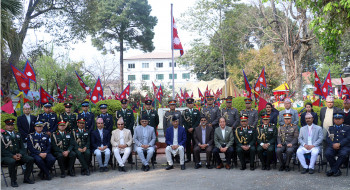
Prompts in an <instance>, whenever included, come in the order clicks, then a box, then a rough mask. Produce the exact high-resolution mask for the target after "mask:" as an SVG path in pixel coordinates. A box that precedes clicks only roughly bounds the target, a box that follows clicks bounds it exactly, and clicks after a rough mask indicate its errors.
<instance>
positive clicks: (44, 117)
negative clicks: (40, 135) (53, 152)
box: [36, 102, 58, 136]
mask: <svg viewBox="0 0 350 190" xmlns="http://www.w3.org/2000/svg"><path fill="white" fill-rule="evenodd" d="M51 107H52V104H51V103H49V102H48V103H46V104H44V113H42V114H39V115H38V117H37V119H36V121H41V122H43V123H44V130H43V132H45V133H46V134H47V135H49V136H51V134H52V133H55V132H56V131H57V123H58V121H57V115H56V114H55V113H51V112H52V110H51Z"/></svg>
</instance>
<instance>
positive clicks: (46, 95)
mask: <svg viewBox="0 0 350 190" xmlns="http://www.w3.org/2000/svg"><path fill="white" fill-rule="evenodd" d="M49 99H51V100H52V99H53V98H52V96H50V94H49V93H47V92H46V91H45V90H44V89H43V87H41V86H40V102H41V103H48V102H49Z"/></svg>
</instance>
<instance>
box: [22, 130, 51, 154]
mask: <svg viewBox="0 0 350 190" xmlns="http://www.w3.org/2000/svg"><path fill="white" fill-rule="evenodd" d="M27 144H28V150H29V152H30V154H31V155H39V154H40V153H50V152H51V142H50V137H49V135H46V134H45V133H41V134H38V133H32V134H29V135H28V141H27Z"/></svg>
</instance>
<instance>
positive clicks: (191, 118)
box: [182, 109, 201, 131]
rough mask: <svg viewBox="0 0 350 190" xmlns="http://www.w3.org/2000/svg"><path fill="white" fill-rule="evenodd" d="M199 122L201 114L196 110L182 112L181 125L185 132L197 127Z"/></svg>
mask: <svg viewBox="0 0 350 190" xmlns="http://www.w3.org/2000/svg"><path fill="white" fill-rule="evenodd" d="M200 120H201V112H200V111H199V110H197V109H192V112H191V111H190V109H186V110H184V111H183V112H182V124H183V125H184V127H185V129H186V131H187V130H188V129H190V128H193V129H195V128H196V127H198V126H199V123H200Z"/></svg>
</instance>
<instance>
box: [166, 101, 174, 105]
mask: <svg viewBox="0 0 350 190" xmlns="http://www.w3.org/2000/svg"><path fill="white" fill-rule="evenodd" d="M168 103H169V105H176V100H169V101H168Z"/></svg>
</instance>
